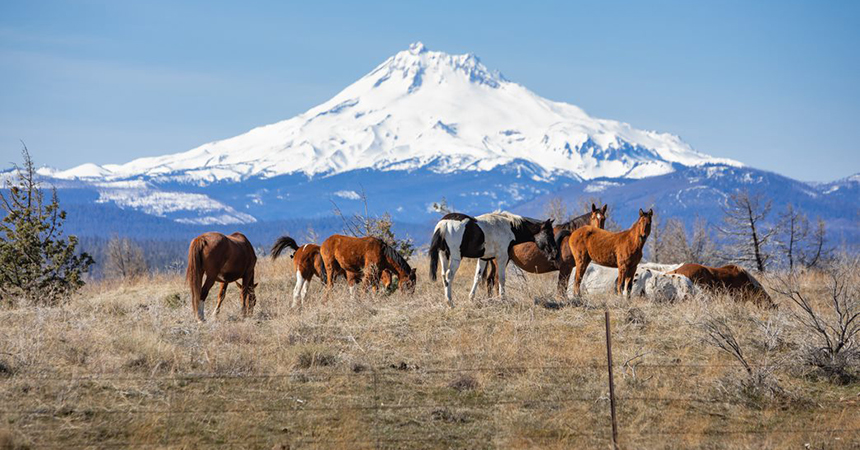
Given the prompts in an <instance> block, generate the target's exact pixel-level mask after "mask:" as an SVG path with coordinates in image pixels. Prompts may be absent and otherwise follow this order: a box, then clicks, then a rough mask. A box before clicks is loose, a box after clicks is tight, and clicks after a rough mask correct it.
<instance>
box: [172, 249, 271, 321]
mask: <svg viewBox="0 0 860 450" xmlns="http://www.w3.org/2000/svg"><path fill="white" fill-rule="evenodd" d="M256 265H257V255H256V254H254V247H253V246H251V243H250V242H248V238H246V237H245V235H243V234H242V233H233V234H231V235H230V236H224V235H223V234H221V233H204V234H201V235H200V236H197V237H196V238H194V240H192V241H191V245H189V246H188V269H187V270H186V272H185V280H186V281H187V282H188V285H189V286H190V287H191V309H192V311H193V312H194V313H195V314H197V320H198V321H199V322H203V321H204V320H206V318H205V317H204V315H203V306H204V302H205V301H206V296H208V295H209V290H210V289H212V286H213V285H214V284H215V282H216V281H217V282H219V283H221V291H219V292H218V304H217V305H216V306H215V312H214V313H213V315H216V316H217V315H218V313H219V312H220V311H221V302H223V301H224V296H225V295H226V294H227V285H229V284H230V283H233V282H236V284H237V285H238V286H239V289H240V290H241V292H242V315H244V316H246V317H247V316H250V315H251V313H253V312H254V305H255V304H256V303H257V296H256V294H255V293H254V288H256V287H257V284H256V283H254V267H255V266H256ZM204 274H206V281H203V275H204ZM239 280H242V282H241V283H239ZM201 284H202V286H201Z"/></svg>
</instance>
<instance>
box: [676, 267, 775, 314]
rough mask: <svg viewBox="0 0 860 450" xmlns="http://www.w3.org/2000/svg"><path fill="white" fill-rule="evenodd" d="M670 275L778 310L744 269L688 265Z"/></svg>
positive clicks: (759, 284)
mask: <svg viewBox="0 0 860 450" xmlns="http://www.w3.org/2000/svg"><path fill="white" fill-rule="evenodd" d="M669 273H670V274H677V275H683V276H685V277H687V278H689V279H690V280H692V281H693V283H694V284H695V285H696V286H699V287H701V288H703V289H710V290H725V291H726V292H728V293H730V294H739V295H740V297H741V298H742V299H744V300H747V299H749V300H752V302H753V304H755V305H756V306H759V307H762V308H776V304H775V303H774V302H773V300H772V299H771V298H770V295H768V294H767V291H765V289H764V287H762V285H761V283H759V282H758V280H756V279H755V278H753V276H752V275H750V274H749V272H747V271H746V270H745V269H744V268H743V267H738V266H736V265H734V264H729V265H727V266H723V267H708V266H703V265H701V264H693V263H687V264H684V265H683V266H681V267H679V268H677V269H675V270H673V271H671V272H669Z"/></svg>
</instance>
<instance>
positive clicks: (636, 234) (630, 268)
mask: <svg viewBox="0 0 860 450" xmlns="http://www.w3.org/2000/svg"><path fill="white" fill-rule="evenodd" d="M653 215H654V211H653V210H650V209H649V210H648V212H644V211H642V210H641V209H640V210H639V219H638V220H636V223H634V224H633V226H631V227H630V229H629V230H626V231H621V232H618V233H612V232H609V231H606V230H601V229H599V228H595V227H592V226H586V227H582V228H580V229H578V230H576V231H574V232H573V233H571V234H570V239H569V240H568V244H569V245H570V252H571V253H573V258H574V259H575V260H576V278H575V279H574V284H573V293H574V295H577V296H578V295H579V287H580V284H581V283H582V275H583V274H584V273H585V269H587V268H588V264H589V263H591V261H594V262H596V263H597V264H600V265H601V266H606V267H617V268H618V280H617V281H616V283H615V292H616V293H617V294H622V293H624V292H625V291H626V295H627V297H628V298H629V297H630V290H631V289H632V287H633V276H634V275H635V274H636V266H637V265H638V264H639V261H640V260H641V259H642V248H643V247H645V241H646V240H647V239H648V235H649V234H651V218H652V216H653Z"/></svg>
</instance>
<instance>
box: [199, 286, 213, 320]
mask: <svg viewBox="0 0 860 450" xmlns="http://www.w3.org/2000/svg"><path fill="white" fill-rule="evenodd" d="M214 284H215V277H214V276H211V277H210V276H209V274H206V281H204V282H203V288H202V289H200V303H199V304H198V305H197V321H198V322H205V321H206V317H205V316H204V315H203V310H204V306H205V303H206V296H208V295H209V290H210V289H212V286H213V285H214Z"/></svg>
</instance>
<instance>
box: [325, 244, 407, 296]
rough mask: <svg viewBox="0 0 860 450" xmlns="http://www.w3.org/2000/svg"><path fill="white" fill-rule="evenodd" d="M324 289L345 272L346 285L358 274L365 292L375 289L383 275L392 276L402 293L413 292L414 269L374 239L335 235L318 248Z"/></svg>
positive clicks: (386, 246)
mask: <svg viewBox="0 0 860 450" xmlns="http://www.w3.org/2000/svg"><path fill="white" fill-rule="evenodd" d="M320 254H321V255H322V259H323V264H325V270H326V272H328V273H329V274H331V276H329V277H328V287H329V288H331V287H332V286H333V285H334V278H335V276H337V275H338V274H341V273H343V272H345V274H346V278H347V281H351V283H350V284H351V285H352V283H354V282H355V281H356V280H357V279H358V277H359V274H360V276H361V277H362V283H363V284H364V286H365V288H370V287H373V288H374V289H377V288H378V286H379V279H380V276H381V274H382V272H383V271H386V270H387V271H389V272H391V273H396V274H397V278H398V279H399V280H400V281H399V284H400V287H401V288H402V289H403V290H404V292H413V291H414V290H415V281H416V276H415V269H413V268H411V267H410V266H409V263H408V262H406V259H404V258H403V257H402V256H400V254H399V253H397V251H396V250H394V249H393V248H391V247H390V246H389V245H388V244H386V243H385V242H383V241H382V240H380V239H377V238H374V237H362V238H357V237H351V236H343V235H340V234H335V235H333V236H331V237H329V238H328V239H326V240H325V241H324V242H323V243H322V246H321V247H320Z"/></svg>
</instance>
